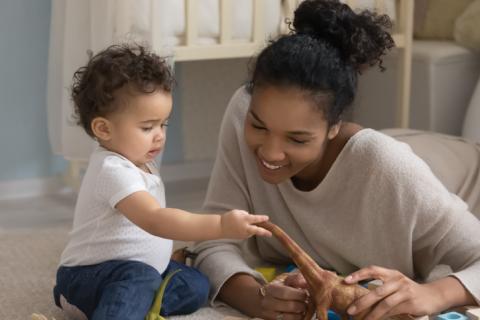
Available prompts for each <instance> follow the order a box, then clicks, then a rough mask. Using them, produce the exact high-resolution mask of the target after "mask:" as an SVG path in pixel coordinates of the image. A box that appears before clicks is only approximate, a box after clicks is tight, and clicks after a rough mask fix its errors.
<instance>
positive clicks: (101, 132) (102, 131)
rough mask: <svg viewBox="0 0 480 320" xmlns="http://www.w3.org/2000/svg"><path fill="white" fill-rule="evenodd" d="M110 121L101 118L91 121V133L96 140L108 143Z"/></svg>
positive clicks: (110, 132) (110, 131)
mask: <svg viewBox="0 0 480 320" xmlns="http://www.w3.org/2000/svg"><path fill="white" fill-rule="evenodd" d="M110 125H111V124H110V121H108V119H105V118H103V117H96V118H95V119H93V120H92V123H91V127H92V132H93V134H94V135H95V137H97V139H100V140H104V141H108V140H110V138H111V134H112V130H111V128H110Z"/></svg>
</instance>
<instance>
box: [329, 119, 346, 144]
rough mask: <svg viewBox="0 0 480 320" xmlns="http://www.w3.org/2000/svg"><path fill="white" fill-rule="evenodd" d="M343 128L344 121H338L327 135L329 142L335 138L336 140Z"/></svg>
mask: <svg viewBox="0 0 480 320" xmlns="http://www.w3.org/2000/svg"><path fill="white" fill-rule="evenodd" d="M341 126H342V121H338V122H337V123H336V124H334V125H333V126H330V128H329V129H328V134H327V137H328V140H332V139H333V138H335V137H336V136H337V134H338V132H339V131H340V127H341Z"/></svg>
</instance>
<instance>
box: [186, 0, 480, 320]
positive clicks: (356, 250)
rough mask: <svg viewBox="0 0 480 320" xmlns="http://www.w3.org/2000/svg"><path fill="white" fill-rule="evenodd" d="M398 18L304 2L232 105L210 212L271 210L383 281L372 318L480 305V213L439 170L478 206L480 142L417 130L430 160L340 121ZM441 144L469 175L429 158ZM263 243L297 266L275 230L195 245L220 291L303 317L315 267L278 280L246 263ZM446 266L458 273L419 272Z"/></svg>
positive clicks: (291, 230) (325, 254) (348, 266)
mask: <svg viewBox="0 0 480 320" xmlns="http://www.w3.org/2000/svg"><path fill="white" fill-rule="evenodd" d="M388 24H389V21H388V19H387V18H386V17H384V16H380V17H379V16H375V15H373V14H372V13H369V12H363V13H360V14H356V13H354V12H352V11H351V10H350V9H349V8H348V7H347V6H346V5H343V4H341V3H339V2H337V1H327V0H307V1H304V2H302V3H301V5H300V6H299V8H298V9H297V10H296V12H295V18H294V21H293V32H292V34H290V35H286V36H282V37H280V38H279V39H278V40H276V41H273V42H272V43H271V44H270V45H269V46H268V47H267V48H266V49H264V50H263V51H262V52H261V53H260V55H259V56H258V58H257V60H256V63H255V66H254V69H253V73H252V78H251V82H250V85H249V86H248V87H247V88H241V89H239V90H238V91H237V93H236V94H235V95H234V97H233V98H232V100H231V102H230V105H229V107H228V109H227V111H226V114H225V117H224V120H223V123H222V128H221V133H220V145H219V151H218V154H217V159H216V163H215V167H214V171H213V175H212V177H211V180H210V185H209V190H208V193H207V198H206V202H205V210H209V211H212V210H213V211H225V210H229V209H231V208H241V209H245V210H248V211H250V212H256V213H267V214H269V216H270V220H271V221H272V222H274V223H276V224H278V225H279V226H280V227H282V228H283V229H284V230H285V231H286V232H287V233H288V234H289V235H290V236H291V237H292V238H293V239H295V240H296V241H297V242H298V243H299V244H300V246H301V247H302V248H303V249H304V250H305V251H306V252H307V253H308V254H310V255H311V256H312V257H313V258H314V260H315V261H316V262H317V263H318V264H319V265H320V266H322V267H323V268H326V269H331V270H335V271H336V272H338V273H340V274H342V275H345V276H347V275H348V277H347V278H346V281H348V282H350V283H357V282H359V281H363V280H367V279H379V280H382V281H383V285H382V286H380V287H379V289H377V290H375V291H372V292H371V293H369V294H367V295H365V296H364V297H362V298H360V299H358V300H357V301H355V302H354V303H353V304H352V305H351V306H350V308H349V309H348V312H349V313H350V314H351V315H355V314H357V313H359V312H361V311H362V310H364V309H366V308H369V307H372V306H373V308H372V311H371V312H370V313H369V314H368V319H369V320H370V319H380V318H382V317H385V316H391V315H395V314H400V313H410V314H414V315H423V314H433V313H436V312H440V311H442V310H445V309H447V308H449V307H452V306H457V305H464V304H478V303H479V301H480V277H479V276H478V275H479V274H480V232H479V231H480V222H479V220H478V219H477V218H476V217H475V216H474V215H473V214H472V213H471V212H470V211H469V209H468V206H467V204H466V203H465V202H464V201H462V200H461V199H460V198H459V197H457V196H456V195H454V194H453V193H451V192H450V191H448V189H447V188H446V187H445V186H444V184H442V183H441V182H440V181H439V180H438V179H437V176H438V177H439V178H444V179H442V180H444V181H445V182H446V185H447V187H449V188H450V190H451V191H453V192H457V193H458V194H461V195H462V196H464V199H467V200H468V201H469V204H470V205H478V203H479V202H478V200H479V193H480V192H479V188H480V183H479V182H478V176H479V174H478V170H479V169H478V168H479V164H480V150H479V149H478V147H475V146H474V145H473V144H469V143H467V142H463V141H460V140H458V139H454V138H450V137H445V136H440V135H438V136H433V135H430V136H429V137H430V138H429V139H430V140H428V141H430V142H428V143H423V142H422V141H424V140H425V139H426V138H425V135H424V134H421V133H415V132H410V133H408V134H404V135H403V136H402V137H401V138H402V139H404V140H408V141H409V142H411V143H412V146H413V149H414V151H415V152H416V153H418V154H420V155H423V156H426V158H425V159H426V160H433V161H430V162H431V163H432V169H430V167H429V166H428V165H427V164H426V163H425V162H424V161H423V160H421V158H420V157H419V156H417V155H416V154H415V153H414V152H412V149H411V148H410V147H409V146H408V145H407V144H405V143H402V142H399V141H397V140H395V139H393V138H391V137H389V136H387V135H385V134H383V133H380V132H377V131H375V130H372V129H363V128H361V127H360V126H359V125H356V124H353V123H347V122H343V121H342V120H341V117H342V115H343V114H344V112H345V109H346V108H347V107H348V106H349V105H350V104H351V103H352V101H353V99H354V97H355V90H356V82H357V75H358V74H359V73H360V70H363V69H364V68H366V67H367V66H373V65H375V64H379V65H380V67H381V62H382V60H381V57H382V55H383V54H384V53H385V52H386V50H388V49H389V48H390V47H391V46H392V39H391V37H390V36H389V34H388V33H387V32H386V31H385V28H386V27H388ZM432 150H434V151H439V150H442V151H443V152H444V156H445V157H446V156H449V157H450V158H448V159H452V160H453V161H455V162H454V163H455V164H459V163H461V164H462V166H461V168H462V171H461V174H459V175H458V177H455V178H450V176H451V171H450V169H451V168H449V167H448V166H445V165H444V163H442V161H444V160H445V159H447V158H445V157H444V156H442V158H440V161H438V160H436V159H438V158H433V159H428V157H431V153H430V151H432ZM432 170H433V172H434V173H435V174H434V173H432ZM449 174H450V176H449ZM479 207H480V206H479ZM243 249H248V250H246V251H244V252H243V253H242V252H241V250H243ZM252 250H253V251H254V252H256V253H257V254H258V256H259V257H260V258H261V259H262V260H263V261H264V262H267V263H274V264H287V263H289V262H290V259H289V258H288V253H287V252H286V251H285V250H284V248H282V246H281V245H280V244H279V243H278V242H277V241H276V240H275V239H273V238H272V239H263V238H255V239H253V240H252V241H250V242H249V243H248V246H243V244H242V243H238V242H233V241H232V242H225V241H221V242H218V241H217V242H204V243H201V244H200V245H199V246H198V247H197V248H196V251H197V253H198V257H197V258H196V261H195V266H197V267H198V268H199V269H200V270H201V271H202V272H204V273H205V274H206V275H207V276H208V277H209V278H210V282H211V284H212V285H213V292H212V293H213V296H212V300H213V301H215V300H216V299H219V300H222V301H224V302H226V303H227V304H229V305H231V306H233V307H235V308H237V309H239V310H240V311H242V312H244V313H246V314H248V315H249V316H252V317H260V318H264V319H285V320H286V319H302V313H303V312H304V311H305V306H306V305H305V300H306V299H307V295H306V293H305V290H304V288H305V286H306V285H305V281H304V279H303V278H302V276H301V275H300V274H293V275H292V276H290V277H288V278H287V279H286V280H285V282H284V283H280V282H278V281H274V282H272V283H270V284H265V280H264V279H263V278H262V277H261V276H260V275H259V274H258V273H256V272H255V271H254V270H252V269H251V268H250V267H249V265H248V264H247V262H246V261H245V258H244V257H245V252H251V251H252ZM438 264H447V265H450V266H451V268H452V269H453V273H452V274H450V275H447V276H444V277H442V278H440V279H438V280H435V281H431V282H428V283H420V282H417V280H421V279H425V278H426V277H427V276H428V274H429V273H430V272H431V270H432V269H433V268H434V267H435V266H436V265H438ZM260 288H262V290H260Z"/></svg>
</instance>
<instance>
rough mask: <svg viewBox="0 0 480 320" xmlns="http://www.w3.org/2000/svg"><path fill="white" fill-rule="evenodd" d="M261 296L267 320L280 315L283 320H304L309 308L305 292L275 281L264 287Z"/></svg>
mask: <svg viewBox="0 0 480 320" xmlns="http://www.w3.org/2000/svg"><path fill="white" fill-rule="evenodd" d="M261 295H262V309H263V310H264V314H263V317H264V318H265V319H276V317H277V316H278V315H279V314H280V313H281V314H282V319H303V314H304V313H305V311H306V308H307V304H306V301H307V293H306V292H305V290H303V289H297V288H292V287H288V286H285V285H284V284H283V283H281V282H279V281H277V282H275V281H274V282H271V283H269V284H268V285H265V286H264V289H263V290H262V291H261Z"/></svg>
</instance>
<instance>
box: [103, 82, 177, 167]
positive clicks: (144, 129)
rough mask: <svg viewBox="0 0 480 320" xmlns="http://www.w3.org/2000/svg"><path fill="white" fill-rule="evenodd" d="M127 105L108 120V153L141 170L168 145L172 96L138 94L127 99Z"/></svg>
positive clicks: (154, 93) (162, 93) (156, 93)
mask: <svg viewBox="0 0 480 320" xmlns="http://www.w3.org/2000/svg"><path fill="white" fill-rule="evenodd" d="M124 103H126V105H125V106H124V107H123V108H122V111H120V112H118V113H116V114H113V115H111V116H109V117H108V120H109V121H110V123H111V139H110V140H109V141H108V142H107V143H108V149H109V150H111V151H114V152H117V153H120V154H121V155H123V156H124V157H126V158H127V159H128V160H130V161H132V162H133V163H134V164H135V165H137V166H141V165H144V164H145V163H147V162H150V161H152V160H153V159H154V158H155V157H156V156H157V155H158V154H159V153H160V151H162V149H163V147H164V145H165V138H166V135H165V133H166V132H165V130H166V125H167V123H168V117H169V116H170V112H171V111H172V96H171V94H170V93H168V92H165V91H162V90H157V91H155V92H153V93H150V94H145V93H136V94H132V95H128V97H126V98H125V102H124Z"/></svg>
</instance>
